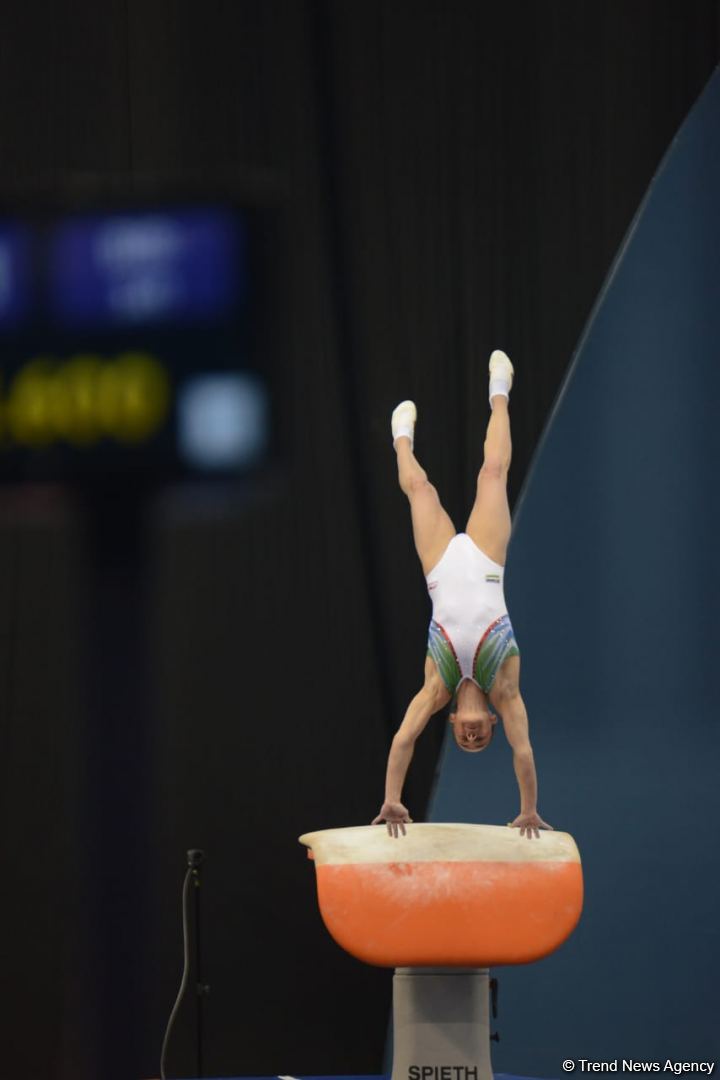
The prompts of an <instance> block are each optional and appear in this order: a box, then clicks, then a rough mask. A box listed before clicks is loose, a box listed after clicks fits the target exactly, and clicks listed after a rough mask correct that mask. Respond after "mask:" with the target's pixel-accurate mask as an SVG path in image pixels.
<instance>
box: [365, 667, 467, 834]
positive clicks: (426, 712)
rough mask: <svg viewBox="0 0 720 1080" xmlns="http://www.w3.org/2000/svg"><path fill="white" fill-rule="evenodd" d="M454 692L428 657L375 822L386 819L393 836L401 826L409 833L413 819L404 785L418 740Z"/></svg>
mask: <svg viewBox="0 0 720 1080" xmlns="http://www.w3.org/2000/svg"><path fill="white" fill-rule="evenodd" d="M450 697H451V695H450V693H449V692H448V690H447V689H446V687H445V684H444V683H443V681H442V679H441V678H440V676H439V674H438V671H437V668H436V667H435V663H434V661H433V660H432V659H431V658H430V657H429V656H428V657H427V658H426V660H425V683H424V685H423V688H422V690H420V691H419V693H417V694H416V695H415V697H414V698H413V699H412V701H411V702H410V704H409V705H408V708H407V711H406V713H405V716H404V717H403V721H402V723H401V725H400V727H399V728H398V730H397V731H396V732H395V736H394V738H393V741H392V745H391V747H390V755H389V757H388V763H387V772H386V775H385V801H384V803H383V805H382V807H381V809H380V813H379V814H378V816H377V817H376V818H374V820H373V822H372V824H373V825H379V824H380V822H382V821H384V822H386V824H387V830H388V832H389V834H390V835H391V836H395V837H397V835H398V829H399V830H400V831H401V832H402V834H403V836H404V835H405V823H406V822H410V821H412V818H411V817H410V815H409V814H408V812H407V810H406V809H405V807H404V806H403V804H402V802H401V798H402V789H403V784H404V783H405V777H406V775H407V771H408V767H409V765H410V762H411V760H412V756H413V751H414V749H415V740H416V739H417V737H418V735H420V734H421V732H422V731H424V729H425V727H426V725H427V722H428V720H429V719H430V717H431V716H432V715H433V714H434V713H436V712H438V711H439V710H440V709H442V708H443V706H444V705H447V703H448V701H449V700H450Z"/></svg>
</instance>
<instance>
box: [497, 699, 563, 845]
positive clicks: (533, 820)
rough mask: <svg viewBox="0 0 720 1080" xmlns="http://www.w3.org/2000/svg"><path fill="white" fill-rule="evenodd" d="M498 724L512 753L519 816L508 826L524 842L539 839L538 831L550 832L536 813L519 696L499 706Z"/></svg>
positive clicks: (530, 758) (532, 768) (530, 757)
mask: <svg viewBox="0 0 720 1080" xmlns="http://www.w3.org/2000/svg"><path fill="white" fill-rule="evenodd" d="M502 722H503V727H504V729H505V735H506V737H507V741H508V742H509V743H510V746H511V747H512V752H513V768H514V769H515V777H516V779H517V782H518V788H519V789H520V813H519V814H518V816H517V817H516V818H515V820H514V821H513V822H511V823H510V824H511V825H513V826H514V827H515V828H519V829H520V834H521V836H527V837H528V839H532V838H533V837H536V838H537V837H539V836H540V833H539V831H538V830H540V829H552V825H548V824H547V822H545V821H543V819H542V818H541V817H540V815H539V814H538V812H537V787H538V785H537V773H536V771H535V758H534V757H533V752H532V746H531V745H530V735H529V731H528V718H527V711H526V709H525V705H524V703H523V700H522V698H521V696H520V694H516V695H515V696H514V697H513V698H510V699H509V700H508V701H507V702H505V703H504V704H503V711H502Z"/></svg>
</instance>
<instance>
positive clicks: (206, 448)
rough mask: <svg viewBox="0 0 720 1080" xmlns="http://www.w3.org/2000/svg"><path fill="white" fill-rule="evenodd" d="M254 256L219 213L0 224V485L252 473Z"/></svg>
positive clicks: (257, 351) (259, 424) (160, 212)
mask: <svg viewBox="0 0 720 1080" xmlns="http://www.w3.org/2000/svg"><path fill="white" fill-rule="evenodd" d="M268 251H269V241H268V237H267V235H266V234H265V233H264V232H263V226H261V225H259V224H258V220H257V219H256V217H254V216H253V215H251V214H250V213H249V212H248V211H246V210H243V209H239V208H234V207H228V206H213V205H200V204H197V205H182V206H177V205H175V206H145V207H141V208H132V209H127V208H117V207H113V208H109V209H108V210H107V211H105V212H98V211H96V210H93V212H91V213H73V214H68V213H57V214H48V213H46V214H44V215H43V216H39V215H38V217H37V218H35V219H28V220H5V221H2V220H0V480H5V481H18V480H28V479H29V480H39V481H52V480H62V481H68V480H69V481H73V480H79V481H83V480H88V479H89V480H94V479H102V478H104V477H108V476H116V477H122V476H125V475H127V476H132V477H134V479H135V480H136V481H137V480H151V481H154V480H160V481H162V480H167V479H175V478H182V477H194V476H229V475H235V474H241V473H246V472H248V471H249V470H252V469H255V468H257V467H258V466H259V465H261V464H263V462H264V461H266V460H267V458H268V456H269V455H270V454H271V453H273V452H274V450H275V440H274V439H273V415H274V407H275V401H274V393H273V389H272V386H273V381H274V378H275V372H274V362H273V360H272V357H271V352H272V350H271V347H270V345H269V340H270V335H269V334H268V333H267V332H266V331H267V322H266V321H265V313H266V312H268V311H270V310H272V311H273V314H276V308H277V303H276V298H275V297H274V296H273V297H272V299H271V292H270V290H269V288H268V283H267V275H266V270H267V266H268V264H269V261H270V260H269V257H268Z"/></svg>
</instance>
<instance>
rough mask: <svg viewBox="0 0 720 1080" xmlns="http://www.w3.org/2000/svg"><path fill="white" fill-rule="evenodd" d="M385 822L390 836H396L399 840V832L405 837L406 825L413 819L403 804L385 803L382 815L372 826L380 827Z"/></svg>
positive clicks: (381, 808)
mask: <svg viewBox="0 0 720 1080" xmlns="http://www.w3.org/2000/svg"><path fill="white" fill-rule="evenodd" d="M383 821H384V822H385V823H386V825H387V831H388V835H389V836H394V837H395V839H396V840H397V838H398V835H399V833H398V830H400V832H402V834H403V836H405V835H406V834H405V824H406V823H410V822H411V821H412V818H411V817H410V815H409V814H408V812H407V810H406V809H405V807H404V806H403V804H402V803H401V802H384V803H383V804H382V806H381V807H380V813H379V814H378V816H377V817H376V818H373V820H372V821H371V823H370V824H371V825H379V824H380V823H381V822H383Z"/></svg>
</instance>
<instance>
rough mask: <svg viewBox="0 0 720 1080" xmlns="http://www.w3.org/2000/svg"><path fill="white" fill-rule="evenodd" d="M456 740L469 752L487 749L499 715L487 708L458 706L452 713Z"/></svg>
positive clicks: (473, 752)
mask: <svg viewBox="0 0 720 1080" xmlns="http://www.w3.org/2000/svg"><path fill="white" fill-rule="evenodd" d="M450 723H451V724H452V729H453V735H454V736H455V742H456V743H457V744H458V746H459V747H460V749H461V750H465V751H466V752H467V753H468V754H477V753H478V752H479V751H480V750H485V749H486V748H487V747H488V746H489V745H490V743H491V742H492V737H493V733H494V731H495V724H496V723H497V717H496V716H494V715H493V714H492V713H491V712H489V711H488V710H486V709H481V708H477V707H476V708H467V707H466V708H462V707H461V706H460V705H458V706H457V708H456V709H455V711H454V712H451V713H450Z"/></svg>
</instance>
